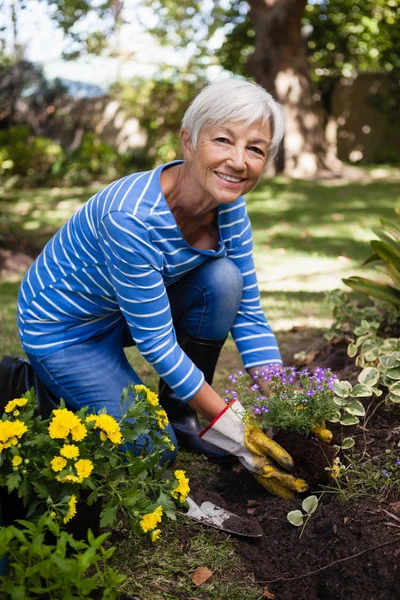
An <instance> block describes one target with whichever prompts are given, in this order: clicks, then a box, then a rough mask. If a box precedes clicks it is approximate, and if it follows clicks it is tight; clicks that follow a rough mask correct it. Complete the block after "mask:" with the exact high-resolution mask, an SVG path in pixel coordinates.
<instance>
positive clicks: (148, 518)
mask: <svg viewBox="0 0 400 600" xmlns="http://www.w3.org/2000/svg"><path fill="white" fill-rule="evenodd" d="M162 515H163V507H162V506H157V508H156V509H155V510H154V511H153V512H151V513H147V515H144V517H143V518H142V519H141V521H140V527H141V528H142V530H143V531H144V532H145V533H146V532H147V531H151V530H152V529H155V528H156V526H157V525H158V523H159V522H160V521H161V519H162Z"/></svg>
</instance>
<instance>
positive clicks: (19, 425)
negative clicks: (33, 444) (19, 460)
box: [0, 421, 28, 450]
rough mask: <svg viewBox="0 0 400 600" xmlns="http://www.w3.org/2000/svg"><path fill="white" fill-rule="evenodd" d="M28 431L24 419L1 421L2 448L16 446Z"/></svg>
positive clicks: (0, 446)
mask: <svg viewBox="0 0 400 600" xmlns="http://www.w3.org/2000/svg"><path fill="white" fill-rule="evenodd" d="M27 431H28V428H27V426H26V425H25V423H24V422H23V421H0V448H1V449H2V450H4V449H6V448H10V447H11V446H15V445H16V444H18V441H19V438H20V437H22V436H23V435H24V433H26V432H27Z"/></svg>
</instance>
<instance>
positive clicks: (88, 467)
mask: <svg viewBox="0 0 400 600" xmlns="http://www.w3.org/2000/svg"><path fill="white" fill-rule="evenodd" d="M75 469H76V472H77V473H78V477H80V478H81V479H85V478H86V477H89V475H90V473H91V472H92V471H93V469H94V466H93V463H92V461H91V460H89V459H88V458H81V459H80V460H78V461H76V463H75Z"/></svg>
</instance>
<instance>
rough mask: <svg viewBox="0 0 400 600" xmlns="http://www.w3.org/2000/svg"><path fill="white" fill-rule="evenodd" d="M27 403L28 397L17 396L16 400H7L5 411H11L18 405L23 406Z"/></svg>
mask: <svg viewBox="0 0 400 600" xmlns="http://www.w3.org/2000/svg"><path fill="white" fill-rule="evenodd" d="M25 404H28V400H27V399H26V398H16V399H15V400H10V402H7V404H6V407H5V409H4V412H6V413H11V412H13V411H14V410H15V409H16V408H17V407H19V408H21V406H25Z"/></svg>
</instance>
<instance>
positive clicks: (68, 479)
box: [56, 474, 83, 483]
mask: <svg viewBox="0 0 400 600" xmlns="http://www.w3.org/2000/svg"><path fill="white" fill-rule="evenodd" d="M56 479H57V481H60V482H61V483H82V481H83V479H82V478H81V477H78V476H77V475H69V474H67V475H64V476H63V477H61V475H57V476H56Z"/></svg>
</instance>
